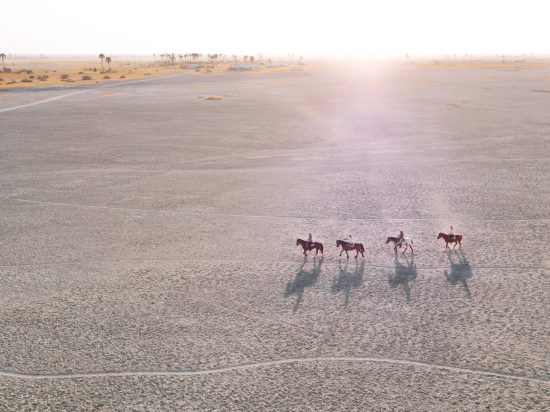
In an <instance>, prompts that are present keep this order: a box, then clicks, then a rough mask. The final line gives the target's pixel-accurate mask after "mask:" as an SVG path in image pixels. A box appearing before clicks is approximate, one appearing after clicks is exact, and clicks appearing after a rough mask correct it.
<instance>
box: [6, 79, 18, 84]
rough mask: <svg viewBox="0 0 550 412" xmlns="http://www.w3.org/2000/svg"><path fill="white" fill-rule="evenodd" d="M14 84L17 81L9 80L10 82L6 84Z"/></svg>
mask: <svg viewBox="0 0 550 412" xmlns="http://www.w3.org/2000/svg"><path fill="white" fill-rule="evenodd" d="M14 83H17V81H16V80H11V81H9V82H7V83H6V84H14Z"/></svg>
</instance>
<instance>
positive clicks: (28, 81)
mask: <svg viewBox="0 0 550 412" xmlns="http://www.w3.org/2000/svg"><path fill="white" fill-rule="evenodd" d="M21 83H32V80H31V79H23V80H21Z"/></svg>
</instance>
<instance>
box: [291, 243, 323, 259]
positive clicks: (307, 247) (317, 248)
mask: <svg viewBox="0 0 550 412" xmlns="http://www.w3.org/2000/svg"><path fill="white" fill-rule="evenodd" d="M298 245H300V246H302V248H303V249H304V256H307V252H309V251H310V250H313V249H315V256H317V253H319V251H321V255H324V253H323V244H322V243H320V242H313V243H309V242H308V241H307V240H303V239H296V246H298Z"/></svg>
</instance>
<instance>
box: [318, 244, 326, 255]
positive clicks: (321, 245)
mask: <svg viewBox="0 0 550 412" xmlns="http://www.w3.org/2000/svg"><path fill="white" fill-rule="evenodd" d="M319 250H320V251H321V253H323V254H324V253H325V252H323V244H322V243H319Z"/></svg>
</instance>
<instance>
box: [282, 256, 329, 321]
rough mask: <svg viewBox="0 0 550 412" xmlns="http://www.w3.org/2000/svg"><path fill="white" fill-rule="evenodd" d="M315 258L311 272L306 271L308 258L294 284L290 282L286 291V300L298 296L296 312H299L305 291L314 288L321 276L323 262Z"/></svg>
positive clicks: (297, 273) (297, 274)
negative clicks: (310, 287)
mask: <svg viewBox="0 0 550 412" xmlns="http://www.w3.org/2000/svg"><path fill="white" fill-rule="evenodd" d="M324 259H325V258H324V257H322V258H321V259H316V258H313V268H312V269H311V270H305V269H304V268H305V266H306V263H307V258H306V257H304V260H303V261H302V264H301V266H300V268H299V269H298V272H296V276H295V277H294V280H293V281H292V282H288V283H287V285H286V290H285V298H288V297H289V296H292V295H296V303H295V304H294V312H296V311H297V310H298V308H299V307H300V304H301V303H302V299H303V298H304V291H305V289H306V288H307V287H309V286H313V285H314V284H315V283H317V280H319V275H320V274H321V266H322V265H323V260H324Z"/></svg>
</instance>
